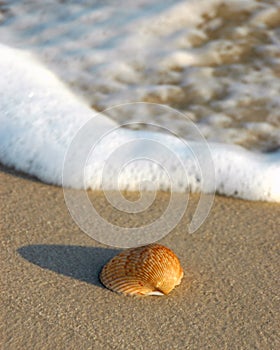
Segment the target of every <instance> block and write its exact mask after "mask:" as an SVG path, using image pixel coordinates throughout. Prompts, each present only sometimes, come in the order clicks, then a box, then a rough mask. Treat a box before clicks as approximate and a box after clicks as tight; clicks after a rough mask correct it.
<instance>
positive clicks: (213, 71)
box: [0, 0, 280, 201]
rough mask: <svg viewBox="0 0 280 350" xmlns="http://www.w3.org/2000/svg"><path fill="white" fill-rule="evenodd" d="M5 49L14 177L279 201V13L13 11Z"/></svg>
mask: <svg viewBox="0 0 280 350" xmlns="http://www.w3.org/2000/svg"><path fill="white" fill-rule="evenodd" d="M0 38H1V43H2V44H1V46H0V67H1V76H0V87H1V95H2V96H1V101H0V112H1V115H0V119H1V128H0V161H1V162H2V163H3V164H6V165H9V166H13V167H15V168H16V169H19V170H22V171H25V172H27V173H30V174H32V175H35V176H37V177H38V178H40V179H41V180H43V181H45V182H48V183H52V184H57V185H62V184H64V185H66V186H69V187H74V188H92V189H100V188H101V187H102V186H103V188H106V189H122V190H138V189H139V186H140V187H141V189H146V190H151V189H157V190H158V189H159V190H174V191H177V192H186V191H188V190H191V191H193V192H197V191H202V192H205V193H212V192H214V191H217V192H219V193H221V194H225V195H229V196H237V197H241V198H245V199H251V200H266V201H280V152H279V145H280V112H279V110H280V97H279V96H280V79H279V77H280V7H279V2H278V1H253V0H247V1H244V0H242V1H241V0H232V1H221V0H211V1H203V0H202V1H199V2H198V1H193V0H189V1H167V2H164V3H163V2H162V1H159V0H152V1H144V0H137V1H126V2H122V1H121V2H119V3H118V5H116V4H115V3H114V2H113V1H86V0H84V1H80V2H76V1H58V0H57V1H54V0H50V1H47V2H44V3H40V2H37V1H35V0H34V1H30V0H29V1H12V0H11V1H4V2H1V5H0ZM169 107H170V108H169ZM97 112H101V113H100V114H98V113H97ZM119 125H121V127H119ZM65 159H66V165H65V162H64V160H65ZM81 169H82V170H83V171H81ZM63 171H64V172H63ZM62 174H63V175H62ZM116 174H118V176H116Z"/></svg>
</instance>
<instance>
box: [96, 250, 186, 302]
mask: <svg viewBox="0 0 280 350" xmlns="http://www.w3.org/2000/svg"><path fill="white" fill-rule="evenodd" d="M182 277H183V269H182V267H181V265H180V262H179V259H178V258H177V256H176V255H175V254H174V253H173V252H172V250H170V249H169V248H166V247H164V246H162V245H160V244H150V245H147V246H144V247H138V248H132V249H128V250H125V251H123V252H121V253H120V254H118V255H117V256H115V257H114V258H113V259H111V260H110V261H109V262H108V263H107V264H106V265H105V266H104V267H103V269H102V271H101V273H100V280H101V282H102V283H103V284H104V286H105V287H107V288H109V289H111V290H113V291H115V292H119V293H123V294H131V295H163V294H168V293H169V292H170V291H171V290H172V289H173V288H174V287H175V286H177V285H178V284H180V282H181V279H182Z"/></svg>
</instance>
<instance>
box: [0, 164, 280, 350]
mask: <svg viewBox="0 0 280 350" xmlns="http://www.w3.org/2000/svg"><path fill="white" fill-rule="evenodd" d="M0 195H1V203H0V206H1V232H0V235H1V247H2V248H1V251H0V256H1V257H0V259H1V274H0V278H1V312H0V314H1V334H0V339H1V340H0V341H1V342H2V344H1V345H2V349H5V350H6V349H38V350H42V349H50V350H54V349H80V350H83V349H262V350H264V349H270V350H271V349H275V350H276V349H279V348H280V341H279V324H280V320H279V289H280V288H279V276H280V267H279V231H280V229H279V223H280V205H279V204H269V203H255V202H247V201H242V200H236V199H230V198H223V197H218V196H217V197H216V199H215V204H214V207H213V209H212V211H211V214H210V216H209V217H208V219H207V220H206V222H205V223H204V225H203V226H202V227H201V228H200V229H199V231H198V232H196V233H195V234H192V235H190V234H188V233H187V230H186V225H187V220H188V215H187V214H186V216H185V217H184V218H183V220H182V221H181V222H180V223H179V225H178V226H177V227H176V228H175V229H174V230H173V231H172V232H171V233H170V234H169V235H168V236H167V237H165V238H164V239H162V240H161V243H162V244H165V245H167V246H168V247H170V248H172V249H173V250H174V251H175V252H176V253H177V255H178V256H179V258H180V260H181V263H182V265H183V267H184V270H185V273H186V277H185V278H184V279H183V281H182V284H181V285H180V286H179V287H177V288H176V289H175V290H174V291H173V292H172V293H171V294H170V295H169V296H165V297H146V298H133V297H125V296H121V295H118V294H116V293H113V292H111V291H109V290H107V289H105V288H104V287H103V286H102V285H101V284H100V282H99V280H98V273H99V271H100V269H101V267H102V266H103V264H104V263H105V262H106V261H107V260H108V259H109V258H110V257H112V256H113V255H114V254H116V253H117V252H118V250H117V249H111V248H108V247H105V246H103V245H101V244H100V243H97V242H95V241H94V240H93V239H91V238H90V237H88V236H87V235H86V234H85V233H83V232H82V231H80V229H79V228H78V227H77V226H76V225H75V223H74V222H73V220H72V218H71V217H70V215H69V213H68V211H67V208H66V206H65V203H64V199H63V192H62V189H61V188H57V187H53V186H49V185H45V184H42V183H40V182H38V181H36V180H34V179H31V178H28V177H25V176H21V175H19V174H16V173H14V172H13V171H10V170H7V169H5V168H3V167H2V168H1V172H0ZM94 196H95V197H96V200H95V205H96V206H97V207H98V210H99V211H101V212H102V213H104V215H105V216H106V212H108V210H110V209H109V208H108V205H107V204H106V201H105V200H104V198H103V197H102V195H101V194H99V193H95V194H94ZM166 200H167V196H166V195H165V194H160V195H159V198H158V201H157V205H156V208H157V209H156V210H158V208H160V207H164V206H166ZM178 200H184V196H183V195H181V196H178ZM147 215H149V213H147ZM110 216H112V217H113V220H115V222H116V221H119V222H121V221H126V219H124V218H122V215H121V214H120V213H119V212H115V213H110Z"/></svg>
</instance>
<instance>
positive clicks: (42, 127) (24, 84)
mask: <svg viewBox="0 0 280 350" xmlns="http://www.w3.org/2000/svg"><path fill="white" fill-rule="evenodd" d="M0 67H1V75H0V88H1V100H0V121H1V128H0V161H1V162H2V163H3V164H5V165H7V166H12V167H14V168H16V169H18V170H21V171H24V172H26V173H28V174H31V175H34V176H36V177H38V178H39V179H41V180H42V181H44V182H46V183H50V184H55V185H60V186H61V185H65V186H68V187H73V188H87V189H88V188H91V189H101V188H103V189H110V190H111V189H113V190H118V189H121V190H137V189H139V188H141V189H142V190H151V189H153V190H154V189H156V190H172V191H176V192H186V191H188V190H190V191H193V192H198V191H203V192H207V193H210V192H213V191H215V190H216V191H217V192H218V193H220V194H224V195H228V196H236V197H241V198H244V199H250V200H264V201H275V202H280V180H279V179H280V152H274V153H269V154H260V153H259V154H257V153H253V152H251V151H248V150H245V149H243V148H242V147H240V146H234V145H225V144H218V143H209V144H207V143H206V142H203V141H202V142H196V141H189V142H187V141H185V140H182V139H180V138H177V137H175V136H172V135H164V134H162V133H157V132H147V131H132V130H127V129H124V128H119V126H118V124H117V123H115V122H114V121H112V120H111V119H109V118H108V117H107V116H106V115H105V114H104V113H103V114H102V113H97V112H96V111H94V110H93V109H91V108H90V107H88V106H87V104H86V103H85V102H84V101H83V100H82V99H81V98H78V97H76V96H75V95H74V94H73V93H72V92H70V91H69V90H68V89H67V88H66V87H65V86H64V84H63V83H62V82H60V81H59V79H57V77H56V76H55V75H54V74H53V73H51V72H50V71H49V70H48V69H46V68H45V67H43V66H42V65H41V64H40V63H39V62H38V61H37V60H36V59H35V58H33V57H32V56H31V55H30V54H28V53H26V52H21V51H19V50H17V49H13V48H10V47H8V46H5V45H0Z"/></svg>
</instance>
